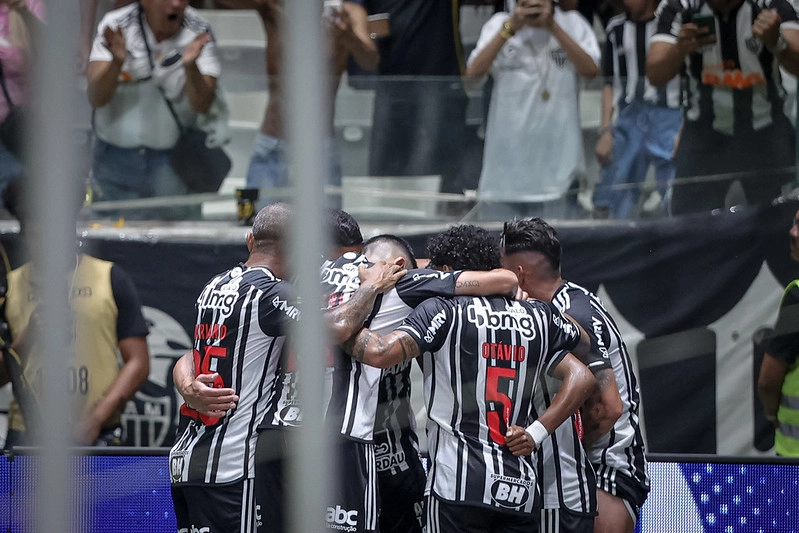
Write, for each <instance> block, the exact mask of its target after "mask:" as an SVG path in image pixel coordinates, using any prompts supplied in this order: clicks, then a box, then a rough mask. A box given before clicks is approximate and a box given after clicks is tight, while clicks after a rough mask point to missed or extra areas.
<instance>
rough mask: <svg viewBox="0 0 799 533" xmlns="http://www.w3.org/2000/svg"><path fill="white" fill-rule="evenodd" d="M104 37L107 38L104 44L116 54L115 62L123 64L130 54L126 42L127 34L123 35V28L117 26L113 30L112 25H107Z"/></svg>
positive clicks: (112, 53)
mask: <svg viewBox="0 0 799 533" xmlns="http://www.w3.org/2000/svg"><path fill="white" fill-rule="evenodd" d="M103 39H105V42H104V43H103V44H104V45H105V47H106V48H108V51H109V52H111V55H112V56H114V59H113V60H114V62H115V63H117V64H118V65H122V63H124V62H125V58H126V57H127V55H128V49H127V45H126V44H125V36H124V35H122V29H121V28H117V29H115V30H112V29H111V28H110V27H106V29H104V30H103Z"/></svg>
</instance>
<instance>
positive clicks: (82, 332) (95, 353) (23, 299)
mask: <svg viewBox="0 0 799 533" xmlns="http://www.w3.org/2000/svg"><path fill="white" fill-rule="evenodd" d="M112 266H113V264H112V263H110V262H108V261H102V260H100V259H96V258H94V257H91V256H88V255H80V263H79V265H78V267H77V269H76V270H75V272H74V274H72V275H71V276H70V278H69V279H68V280H67V281H68V282H69V295H70V297H69V305H70V308H71V309H72V324H71V328H70V329H71V334H72V336H73V346H74V349H75V353H74V355H73V354H72V353H70V350H69V349H67V350H65V351H64V355H65V356H69V357H70V363H69V367H68V368H67V376H66V379H67V387H68V391H69V395H70V398H72V399H73V400H74V402H73V409H74V410H75V411H74V412H76V413H79V414H81V415H82V414H83V413H85V412H86V411H88V410H89V409H90V408H91V407H92V406H94V405H95V404H96V403H97V402H98V401H99V400H100V399H102V397H103V396H104V395H105V394H106V392H107V391H108V388H109V387H110V386H111V384H112V383H113V381H114V379H115V378H116V377H117V375H118V374H119V369H120V363H119V359H118V356H117V344H118V343H117V328H116V326H117V314H118V310H117V305H116V302H115V300H114V292H113V290H112V288H111V267H112ZM32 276H33V269H32V268H31V263H26V264H25V265H23V266H21V267H19V268H17V269H15V270H13V271H11V272H10V273H9V274H8V297H7V300H6V318H7V320H8V324H9V326H10V328H11V336H12V338H16V337H18V336H19V335H20V334H22V332H24V331H25V328H26V327H27V326H28V322H29V321H30V317H31V314H32V313H33V311H34V310H35V309H36V307H37V306H38V305H39V298H38V295H37V294H35V292H34V287H35V282H34V281H33V280H32ZM30 342H32V343H33V347H32V348H33V349H32V350H31V353H29V354H20V357H21V358H22V360H23V368H24V375H25V378H26V379H27V380H28V382H29V383H31V384H32V385H33V387H34V390H35V391H36V392H37V393H39V397H40V400H41V388H40V386H41V361H40V359H39V357H40V354H39V349H40V348H41V347H40V345H39V343H40V342H41V339H32V340H31V341H30ZM26 355H27V357H26ZM44 400H45V402H46V398H45V399H44ZM43 408H46V405H43ZM121 408H122V406H120V407H119V409H118V410H117V412H115V413H114V414H113V415H112V416H111V418H109V419H108V420H106V421H105V422H104V423H103V424H102V427H103V428H110V427H113V426H116V425H118V424H119V415H120V412H121ZM8 427H9V428H10V429H13V430H17V431H24V430H25V423H24V421H23V419H22V413H21V411H20V409H19V404H18V403H17V400H16V398H15V399H14V400H12V401H11V404H10V405H9V409H8Z"/></svg>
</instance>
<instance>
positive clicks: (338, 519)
mask: <svg viewBox="0 0 799 533" xmlns="http://www.w3.org/2000/svg"><path fill="white" fill-rule="evenodd" d="M325 521H326V522H327V527H328V529H336V530H338V531H351V532H352V531H357V526H358V511H348V510H347V509H344V508H342V507H341V506H340V505H336V506H335V507H328V508H327V514H326V515H325Z"/></svg>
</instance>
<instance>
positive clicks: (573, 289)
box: [553, 282, 649, 492]
mask: <svg viewBox="0 0 799 533" xmlns="http://www.w3.org/2000/svg"><path fill="white" fill-rule="evenodd" d="M553 303H554V304H555V306H556V307H557V308H558V309H560V310H561V311H562V312H564V313H566V314H568V315H569V316H571V317H572V318H574V320H575V321H577V322H578V323H579V324H580V325H581V326H582V327H583V329H585V331H586V332H588V334H589V336H590V337H591V346H592V350H591V351H592V352H593V351H595V350H598V351H599V352H600V353H601V354H602V357H603V358H606V359H608V360H609V361H610V365H611V367H612V368H613V374H614V375H615V377H616V384H617V385H618V387H619V395H620V396H621V401H622V414H621V416H620V417H619V419H618V420H617V421H616V423H615V425H614V426H613V429H611V430H610V432H609V433H607V434H606V435H604V436H603V437H602V438H600V439H599V441H598V442H596V443H595V444H594V445H593V446H592V447H591V448H590V449H588V450H587V454H588V459H589V460H590V461H591V463H592V464H593V465H594V468H595V469H596V476H597V485H598V487H599V488H602V489H604V490H607V488H606V487H607V486H608V483H612V482H613V477H614V476H615V472H617V471H618V472H622V473H623V474H625V475H626V476H628V477H629V478H631V480H633V481H634V482H637V483H638V484H640V487H641V488H642V489H643V491H644V492H646V491H648V490H649V474H648V467H647V462H646V458H645V456H644V453H645V446H644V438H643V434H642V433H641V426H640V423H639V418H638V409H639V406H640V403H641V398H640V391H639V388H638V379H637V378H636V375H635V370H634V369H633V366H632V361H631V360H630V355H629V353H628V352H627V346H626V345H625V344H624V339H623V338H622V336H621V333H620V332H619V328H618V326H617V325H616V322H615V321H614V320H613V318H612V317H611V316H610V314H609V313H608V311H607V310H606V309H605V307H604V306H603V305H602V302H601V301H600V300H599V298H598V297H597V296H596V295H594V294H592V293H591V292H589V291H588V290H586V289H584V288H583V287H580V286H579V285H576V284H574V283H568V282H567V283H566V284H565V285H563V286H562V287H561V288H560V290H559V291H558V292H557V293H556V294H555V297H554V298H553Z"/></svg>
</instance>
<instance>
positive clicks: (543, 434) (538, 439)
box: [525, 420, 549, 449]
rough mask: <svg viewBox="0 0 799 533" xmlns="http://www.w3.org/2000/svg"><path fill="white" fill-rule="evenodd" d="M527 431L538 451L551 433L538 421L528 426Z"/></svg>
mask: <svg viewBox="0 0 799 533" xmlns="http://www.w3.org/2000/svg"><path fill="white" fill-rule="evenodd" d="M525 431H526V432H527V433H528V434H529V435H530V436H531V437H532V438H533V442H534V443H535V448H536V449H538V448H540V447H541V443H542V442H544V441H545V440H546V439H547V437H549V431H547V428H545V427H544V424H542V423H541V422H539V421H538V420H536V421H535V422H533V423H532V424H530V425H529V426H527V428H526V429H525Z"/></svg>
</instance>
